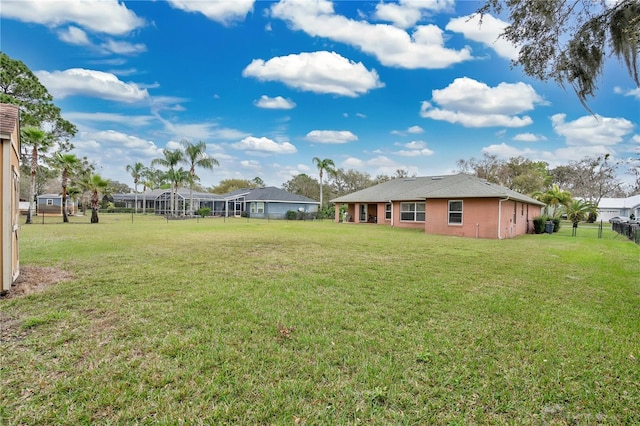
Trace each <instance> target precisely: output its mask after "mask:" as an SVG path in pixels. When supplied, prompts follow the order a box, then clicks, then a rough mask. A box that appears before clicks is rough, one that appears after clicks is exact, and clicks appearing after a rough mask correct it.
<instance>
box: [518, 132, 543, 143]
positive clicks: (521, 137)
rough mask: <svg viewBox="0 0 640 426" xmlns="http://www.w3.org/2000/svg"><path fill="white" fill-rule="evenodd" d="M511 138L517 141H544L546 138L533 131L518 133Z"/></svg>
mask: <svg viewBox="0 0 640 426" xmlns="http://www.w3.org/2000/svg"><path fill="white" fill-rule="evenodd" d="M513 140H514V141H518V142H538V141H546V140H547V138H546V137H545V136H544V135H536V134H534V133H519V134H517V135H515V136H514V137H513Z"/></svg>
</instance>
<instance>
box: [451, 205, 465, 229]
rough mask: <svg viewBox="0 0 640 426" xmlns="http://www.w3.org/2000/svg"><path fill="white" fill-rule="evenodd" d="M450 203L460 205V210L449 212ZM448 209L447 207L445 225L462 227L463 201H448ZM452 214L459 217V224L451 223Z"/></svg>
mask: <svg viewBox="0 0 640 426" xmlns="http://www.w3.org/2000/svg"><path fill="white" fill-rule="evenodd" d="M452 203H460V210H451V204H452ZM447 205H448V207H447V223H448V224H449V225H452V226H462V225H463V223H464V201H463V200H449V202H448V203H447ZM452 214H456V215H457V214H459V215H460V222H452V221H451V215H452Z"/></svg>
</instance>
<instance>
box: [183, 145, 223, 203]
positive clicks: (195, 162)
mask: <svg viewBox="0 0 640 426" xmlns="http://www.w3.org/2000/svg"><path fill="white" fill-rule="evenodd" d="M182 146H184V154H185V157H186V158H185V159H184V160H183V161H184V162H185V163H187V164H189V212H190V213H193V184H194V183H195V181H196V179H197V176H196V166H197V167H202V168H203V169H209V170H213V166H219V165H220V163H219V162H218V160H216V159H215V158H213V157H208V156H207V153H206V150H207V144H206V143H204V142H202V141H198V143H196V144H192V143H191V142H189V141H188V140H186V139H185V140H183V141H182Z"/></svg>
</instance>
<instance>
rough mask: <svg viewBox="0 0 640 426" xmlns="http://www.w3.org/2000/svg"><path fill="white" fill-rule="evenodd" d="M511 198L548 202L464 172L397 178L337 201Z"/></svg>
mask: <svg viewBox="0 0 640 426" xmlns="http://www.w3.org/2000/svg"><path fill="white" fill-rule="evenodd" d="M507 197H508V198H510V199H512V200H517V201H521V202H526V203H530V204H536V205H541V206H543V205H545V204H544V203H542V202H540V201H538V200H536V199H534V198H531V197H528V196H526V195H523V194H520V193H519V192H516V191H513V190H511V189H509V188H506V187H504V186H501V185H497V184H494V183H490V182H488V181H486V180H485V179H480V178H478V177H476V176H471V175H467V174H464V173H460V174H456V175H447V176H423V177H415V178H401V179H394V180H390V181H388V182H384V183H381V184H379V185H375V186H372V187H369V188H366V189H363V190H361V191H357V192H354V193H352V194H348V195H344V196H342V197H337V198H334V199H333V200H331V202H333V203H356V202H357V203H382V202H389V201H408V200H423V199H429V198H507Z"/></svg>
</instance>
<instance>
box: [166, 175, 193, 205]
mask: <svg viewBox="0 0 640 426" xmlns="http://www.w3.org/2000/svg"><path fill="white" fill-rule="evenodd" d="M165 177H166V178H167V179H168V180H170V181H171V194H172V203H174V202H175V206H174V205H172V206H171V211H172V212H175V211H177V210H178V196H177V195H178V189H179V188H180V186H182V184H183V183H185V182H190V181H191V175H190V174H189V172H188V171H187V170H185V169H183V168H182V167H180V168H179V169H171V170H169V171H168V172H167V173H165ZM173 194H175V196H173ZM183 207H184V204H183Z"/></svg>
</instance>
